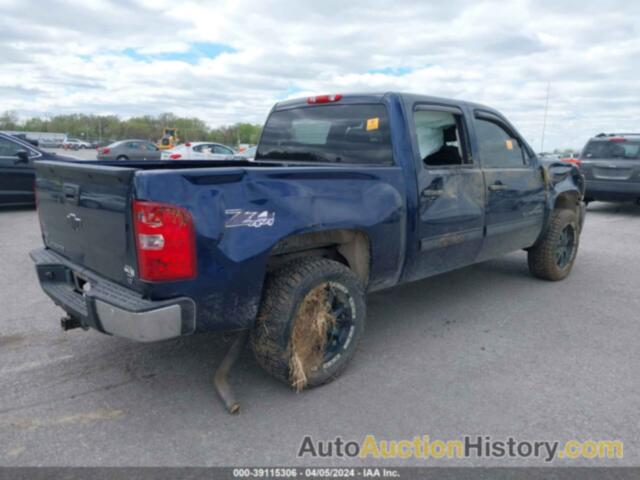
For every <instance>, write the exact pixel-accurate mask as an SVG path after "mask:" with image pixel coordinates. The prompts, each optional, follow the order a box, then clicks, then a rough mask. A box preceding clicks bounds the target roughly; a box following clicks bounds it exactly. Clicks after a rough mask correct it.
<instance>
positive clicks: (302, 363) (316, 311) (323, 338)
mask: <svg viewBox="0 0 640 480" xmlns="http://www.w3.org/2000/svg"><path fill="white" fill-rule="evenodd" d="M327 287H328V285H327V283H326V282H325V283H322V284H320V285H318V286H317V287H315V288H314V289H313V290H311V291H310V292H309V293H308V294H307V295H306V296H305V297H304V299H303V300H302V303H301V304H300V307H299V308H298V311H297V312H296V316H295V318H294V319H293V328H292V331H291V341H290V344H289V351H290V356H289V381H290V382H291V385H292V386H293V387H294V388H295V389H296V390H297V391H300V390H302V389H303V388H304V387H306V386H307V383H308V380H309V375H310V374H311V373H313V372H314V371H315V370H317V369H318V368H320V366H321V364H322V360H323V357H324V348H325V345H326V342H327V331H328V329H329V328H331V327H333V325H334V324H335V321H336V319H335V317H334V316H333V315H332V314H331V313H330V312H331V305H329V301H328V299H327Z"/></svg>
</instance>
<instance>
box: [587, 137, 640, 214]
mask: <svg viewBox="0 0 640 480" xmlns="http://www.w3.org/2000/svg"><path fill="white" fill-rule="evenodd" d="M580 169H581V170H582V173H583V174H584V176H585V179H586V181H587V193H586V194H585V200H586V201H587V202H589V201H592V200H604V201H624V200H635V201H636V202H638V203H639V204H640V133H601V134H599V135H596V136H595V137H593V138H592V139H590V140H589V141H588V142H587V145H586V146H585V147H584V149H583V150H582V154H581V155H580Z"/></svg>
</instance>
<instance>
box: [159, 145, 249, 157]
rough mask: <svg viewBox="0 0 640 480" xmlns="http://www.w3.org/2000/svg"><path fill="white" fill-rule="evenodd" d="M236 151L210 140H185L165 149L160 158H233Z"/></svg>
mask: <svg viewBox="0 0 640 480" xmlns="http://www.w3.org/2000/svg"><path fill="white" fill-rule="evenodd" d="M235 154H236V152H234V151H233V150H231V149H230V148H229V147H227V146H225V145H221V144H219V143H211V142H187V143H183V144H181V145H178V146H177V147H174V148H172V149H171V150H165V151H164V152H162V155H161V156H160V159H161V160H233V157H234V155H235Z"/></svg>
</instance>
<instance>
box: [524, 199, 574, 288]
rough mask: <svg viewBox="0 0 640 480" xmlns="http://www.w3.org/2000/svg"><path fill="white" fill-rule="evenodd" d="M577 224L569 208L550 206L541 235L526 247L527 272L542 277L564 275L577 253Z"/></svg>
mask: <svg viewBox="0 0 640 480" xmlns="http://www.w3.org/2000/svg"><path fill="white" fill-rule="evenodd" d="M579 243H580V225H579V221H578V216H577V214H576V212H574V211H573V210H566V209H560V210H554V211H553V212H552V214H551V224H550V225H549V228H548V229H547V231H546V233H545V234H544V237H543V238H542V239H541V240H540V241H539V242H538V243H537V244H536V245H534V246H533V247H531V248H530V249H529V251H528V256H527V260H528V263H529V270H530V271H531V273H532V274H533V275H534V276H536V277H538V278H542V279H544V280H551V281H557V280H563V279H564V278H566V277H567V276H568V275H569V273H570V272H571V269H572V268H573V264H574V262H575V260H576V255H577V253H578V245H579Z"/></svg>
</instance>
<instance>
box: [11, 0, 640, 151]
mask: <svg viewBox="0 0 640 480" xmlns="http://www.w3.org/2000/svg"><path fill="white" fill-rule="evenodd" d="M0 47H1V48H0V58H1V60H2V61H1V62H0V65H1V67H2V68H0V110H1V111H4V110H13V111H15V112H16V113H18V114H19V115H20V116H27V115H38V116H44V115H47V114H48V115H51V114H56V113H72V112H84V113H115V114H118V115H120V116H123V117H129V116H132V115H141V114H157V113H162V112H168V111H171V112H174V113H176V114H179V115H188V116H197V117H200V118H202V119H203V120H205V121H207V122H208V123H209V124H210V125H211V126H217V125H222V124H228V123H233V122H236V121H250V122H257V123H262V122H263V121H264V119H265V116H266V114H267V113H268V110H269V108H270V107H271V105H272V104H273V103H274V102H277V101H279V100H283V99H286V98H292V97H296V96H304V95H308V94H317V93H332V92H337V93H345V92H352V91H386V90H401V91H409V92H415V93H425V94H430V95H436V96H443V97H454V98H460V99H466V100H472V101H476V102H481V103H486V104H489V105H491V106H494V107H496V108H498V109H499V110H501V111H502V112H503V113H504V114H505V115H507V116H508V117H509V118H510V119H511V120H512V121H513V122H514V123H515V124H516V126H517V127H518V128H519V129H520V131H521V132H522V133H523V134H524V135H525V137H526V138H527V139H528V140H529V142H530V143H531V144H532V145H533V146H534V148H536V149H539V148H540V142H541V134H542V125H543V118H544V106H545V98H546V95H547V86H549V92H550V94H549V113H548V121H547V134H546V140H545V150H548V149H551V148H555V147H581V146H582V145H583V144H584V142H585V141H586V139H587V138H588V137H589V136H591V135H593V134H595V133H598V132H601V131H639V130H640V125H639V123H640V82H639V78H640V2H634V1H631V0H629V1H625V2H622V1H620V2H617V1H611V0H609V1H606V2H590V1H588V0H581V1H574V0H567V1H562V0H537V1H526V0H522V1H511V2H508V1H499V2H490V1H482V0H475V1H459V0H447V1H427V0H415V1H413V0H390V1H387V0H366V1H358V0H352V1H344V0H342V1H338V0H322V1H313V2H312V1H304V0H281V1H269V0H253V1H249V0H231V1H206V2H205V1H202V2H199V1H184V2H183V1H175V0H171V1H164V0H137V1H126V0H115V1H107V0H78V1H75V0H73V1H62V0H40V1H36V0H0Z"/></svg>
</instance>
